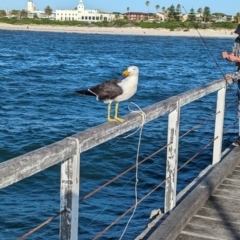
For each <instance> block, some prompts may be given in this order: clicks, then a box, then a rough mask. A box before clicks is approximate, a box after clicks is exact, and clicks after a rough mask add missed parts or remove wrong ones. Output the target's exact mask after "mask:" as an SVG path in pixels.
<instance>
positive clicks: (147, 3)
mask: <svg viewBox="0 0 240 240" xmlns="http://www.w3.org/2000/svg"><path fill="white" fill-rule="evenodd" d="M145 4H146V6H147V7H148V19H149V4H150V1H146V3H145Z"/></svg>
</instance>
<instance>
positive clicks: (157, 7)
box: [155, 5, 160, 15]
mask: <svg viewBox="0 0 240 240" xmlns="http://www.w3.org/2000/svg"><path fill="white" fill-rule="evenodd" d="M155 8H156V10H157V12H158V9H159V8H160V6H159V5H156V7H155ZM156 15H157V13H156Z"/></svg>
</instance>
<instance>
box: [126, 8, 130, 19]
mask: <svg viewBox="0 0 240 240" xmlns="http://www.w3.org/2000/svg"><path fill="white" fill-rule="evenodd" d="M129 10H130V8H129V7H127V12H128V20H129V19H130V15H129Z"/></svg>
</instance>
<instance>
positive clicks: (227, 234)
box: [182, 223, 240, 240]
mask: <svg viewBox="0 0 240 240" xmlns="http://www.w3.org/2000/svg"><path fill="white" fill-rule="evenodd" d="M182 233H184V234H192V235H197V236H202V237H208V238H215V239H229V240H236V239H240V228H239V226H238V227H236V226H233V227H231V226H228V227H225V228H219V227H218V225H197V224H191V223H189V224H188V225H187V226H186V227H185V228H184V230H183V231H182Z"/></svg>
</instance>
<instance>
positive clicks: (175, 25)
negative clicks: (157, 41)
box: [0, 18, 237, 31]
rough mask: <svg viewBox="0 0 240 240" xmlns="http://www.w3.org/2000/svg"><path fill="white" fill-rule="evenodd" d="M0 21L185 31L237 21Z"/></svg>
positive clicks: (225, 26) (227, 26) (222, 26)
mask: <svg viewBox="0 0 240 240" xmlns="http://www.w3.org/2000/svg"><path fill="white" fill-rule="evenodd" d="M0 22H4V23H8V24H28V25H30V24H37V25H59V26H88V27H90V26H96V27H130V26H132V27H141V28H166V29H169V30H171V31H174V30H178V29H182V30H185V31H187V30H188V29H190V28H198V29H206V28H211V29H226V30H227V29H235V28H236V27H237V23H232V22H214V23H197V22H191V21H186V22H180V21H170V22H161V23H158V22H144V21H141V22H133V21H132V22H129V21H128V20H127V19H121V20H116V21H113V22H107V21H103V22H96V23H88V22H79V21H54V20H49V19H17V18H14V19H7V18H0Z"/></svg>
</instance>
